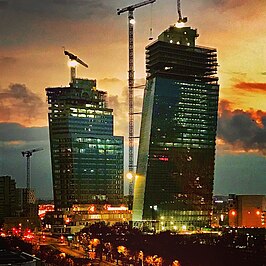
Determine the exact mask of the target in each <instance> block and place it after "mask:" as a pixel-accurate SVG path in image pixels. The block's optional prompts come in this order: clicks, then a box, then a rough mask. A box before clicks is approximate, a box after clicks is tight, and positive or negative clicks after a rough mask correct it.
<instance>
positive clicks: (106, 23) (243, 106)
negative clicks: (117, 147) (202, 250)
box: [0, 0, 266, 198]
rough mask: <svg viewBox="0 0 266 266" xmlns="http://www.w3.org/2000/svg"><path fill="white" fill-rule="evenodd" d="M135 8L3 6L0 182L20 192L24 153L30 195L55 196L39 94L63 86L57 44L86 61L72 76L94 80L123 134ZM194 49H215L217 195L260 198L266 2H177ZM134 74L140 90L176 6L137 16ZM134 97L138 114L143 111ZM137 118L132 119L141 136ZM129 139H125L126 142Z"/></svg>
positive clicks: (22, 2) (110, 0)
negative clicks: (150, 52) (149, 52)
mask: <svg viewBox="0 0 266 266" xmlns="http://www.w3.org/2000/svg"><path fill="white" fill-rule="evenodd" d="M137 2H141V0H139V1H138V0H45V1H44V0H0V36H1V37H0V147H1V149H0V175H11V176H12V177H13V178H15V179H16V182H17V185H18V187H24V186H25V185H26V178H25V175H26V173H25V172H26V169H25V168H26V161H25V158H23V157H22V155H21V151H23V150H28V149H32V148H37V147H43V148H44V151H41V152H38V153H36V154H34V155H33V157H32V187H33V188H35V189H36V192H37V196H38V197H40V198H52V181H51V180H52V177H51V169H50V153H49V141H48V127H47V125H48V122H47V102H46V97H45V88H46V87H54V86H61V85H62V86H66V85H68V83H69V78H70V73H69V68H68V67H67V58H66V56H65V55H64V54H63V48H62V47H63V46H64V47H65V48H66V49H67V50H69V51H71V52H72V53H74V54H77V55H78V56H79V57H80V58H81V59H82V60H83V61H85V62H86V63H87V64H88V65H89V68H88V69H86V68H83V67H79V68H78V77H84V78H92V79H97V83H98V89H101V90H105V91H107V92H108V95H109V98H108V102H109V106H110V107H112V108H113V109H114V114H115V134H116V135H124V136H127V121H126V119H127V88H126V85H127V70H128V69H127V64H128V63H127V57H128V55H127V43H128V40H127V35H128V33H127V14H122V15H120V16H117V15H116V9H117V8H122V7H125V6H127V5H130V4H134V3H137ZM182 13H183V15H184V16H187V17H188V19H189V21H188V23H187V25H188V26H191V27H193V28H197V29H198V33H199V35H200V36H199V38H198V40H197V45H200V46H207V47H214V48H217V50H218V63H219V70H218V71H219V72H218V75H219V84H220V108H219V120H218V139H217V152H216V170H215V182H214V193H215V194H223V195H227V194H229V193H236V194H266V160H265V158H266V157H265V156H266V34H265V33H266V1H265V0H253V1H250V0H182ZM135 18H136V25H135V48H136V49H135V57H136V58H135V76H136V83H137V84H144V83H145V46H146V45H147V44H149V40H148V39H149V32H150V28H151V27H152V28H153V35H154V38H157V36H158V35H159V34H160V33H161V32H162V31H164V30H165V29H166V28H168V27H169V26H170V25H172V24H174V23H175V22H176V20H177V14H176V0H157V2H156V3H155V4H153V5H152V6H151V5H150V6H146V7H143V8H140V9H137V10H136V11H135ZM141 105H142V91H138V92H136V107H135V111H136V112H138V111H140V110H141ZM138 130H139V118H136V132H135V134H136V135H138V134H139V133H138ZM126 140H127V139H126Z"/></svg>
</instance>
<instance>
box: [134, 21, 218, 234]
mask: <svg viewBox="0 0 266 266" xmlns="http://www.w3.org/2000/svg"><path fill="white" fill-rule="evenodd" d="M177 26H178V25H177ZM196 37H198V34H197V31H196V30H195V29H192V28H190V27H176V26H171V27H170V28H169V29H167V30H166V31H164V32H163V33H162V34H161V35H160V36H159V37H158V40H157V41H155V42H154V43H152V44H150V45H149V46H147V48H146V68H147V83H146V89H145V93H144V99H143V110H142V121H141V132H140V144H139V152H138V162H137V173H136V175H137V176H136V181H135V191H134V203H133V222H134V223H135V224H137V222H142V223H143V221H152V223H151V224H152V226H153V227H154V226H156V228H157V229H158V230H169V229H170V230H180V229H189V228H190V229H192V228H200V227H203V226H208V225H210V218H211V211H212V191H213V179H214V160H215V138H216V128H217V109H218V96H219V85H218V78H217V77H216V71H217V53H216V50H215V49H211V48H206V47H199V46H196V45H195V40H196Z"/></svg>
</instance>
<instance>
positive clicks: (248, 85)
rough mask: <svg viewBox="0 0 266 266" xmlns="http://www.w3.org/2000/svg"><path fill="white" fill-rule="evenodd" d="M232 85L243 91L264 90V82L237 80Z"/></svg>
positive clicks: (265, 88) (265, 86)
mask: <svg viewBox="0 0 266 266" xmlns="http://www.w3.org/2000/svg"><path fill="white" fill-rule="evenodd" d="M234 87H235V88H236V89H241V90H245V91H252V92H254V91H256V92H266V83H256V82H239V83H237V84H235V85H234Z"/></svg>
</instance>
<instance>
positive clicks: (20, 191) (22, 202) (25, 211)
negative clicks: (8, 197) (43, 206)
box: [16, 188, 38, 217]
mask: <svg viewBox="0 0 266 266" xmlns="http://www.w3.org/2000/svg"><path fill="white" fill-rule="evenodd" d="M16 199H17V206H18V209H17V212H18V216H22V217H33V216H37V214H38V205H37V200H36V196H35V191H34V190H33V189H28V188H17V189H16Z"/></svg>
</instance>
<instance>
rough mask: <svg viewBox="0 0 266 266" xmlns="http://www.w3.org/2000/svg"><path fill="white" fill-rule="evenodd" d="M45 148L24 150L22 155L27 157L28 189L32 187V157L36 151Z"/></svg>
mask: <svg viewBox="0 0 266 266" xmlns="http://www.w3.org/2000/svg"><path fill="white" fill-rule="evenodd" d="M42 150H43V148H37V149H33V150H29V151H22V152H21V153H22V156H23V157H26V159H27V190H29V189H30V181H31V167H30V158H31V156H32V154H33V153H34V152H38V151H42Z"/></svg>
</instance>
